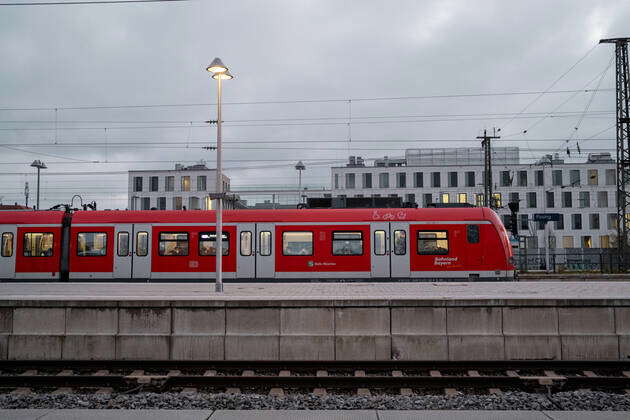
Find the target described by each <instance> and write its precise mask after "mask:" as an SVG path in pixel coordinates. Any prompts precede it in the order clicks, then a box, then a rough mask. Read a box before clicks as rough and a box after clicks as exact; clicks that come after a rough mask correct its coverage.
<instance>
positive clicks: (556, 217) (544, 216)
mask: <svg viewBox="0 0 630 420" xmlns="http://www.w3.org/2000/svg"><path fill="white" fill-rule="evenodd" d="M560 216H561V215H560V213H534V222H559V221H560Z"/></svg>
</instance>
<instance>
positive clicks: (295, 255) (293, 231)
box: [282, 230, 315, 257]
mask: <svg viewBox="0 0 630 420" xmlns="http://www.w3.org/2000/svg"><path fill="white" fill-rule="evenodd" d="M287 233H288V234H291V233H301V234H308V235H310V236H311V252H310V253H309V254H287V253H286V249H287V248H286V245H285V240H286V239H285V236H286V234H287ZM314 236H315V235H314V234H313V231H312V230H288V231H284V232H282V255H284V256H287V257H309V256H313V255H314V254H315V241H314Z"/></svg>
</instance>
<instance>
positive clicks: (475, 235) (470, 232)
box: [466, 225, 480, 244]
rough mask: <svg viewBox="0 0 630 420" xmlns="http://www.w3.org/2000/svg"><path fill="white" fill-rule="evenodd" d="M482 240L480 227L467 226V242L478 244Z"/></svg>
mask: <svg viewBox="0 0 630 420" xmlns="http://www.w3.org/2000/svg"><path fill="white" fill-rule="evenodd" d="M479 238H480V231H479V225H466V240H468V243H469V244H478V243H479Z"/></svg>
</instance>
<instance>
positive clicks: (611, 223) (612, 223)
mask: <svg viewBox="0 0 630 420" xmlns="http://www.w3.org/2000/svg"><path fill="white" fill-rule="evenodd" d="M608 229H609V230H615V229H617V214H616V213H608Z"/></svg>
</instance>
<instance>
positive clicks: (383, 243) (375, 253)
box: [374, 229, 387, 255]
mask: <svg viewBox="0 0 630 420" xmlns="http://www.w3.org/2000/svg"><path fill="white" fill-rule="evenodd" d="M377 233H383V240H382V241H381V240H379V239H377V238H376V234H377ZM378 243H381V244H382V248H383V252H382V253H380V252H376V244H378ZM374 255H387V232H385V231H384V230H383V229H378V230H375V231H374Z"/></svg>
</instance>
